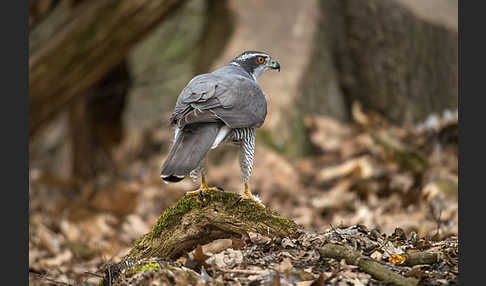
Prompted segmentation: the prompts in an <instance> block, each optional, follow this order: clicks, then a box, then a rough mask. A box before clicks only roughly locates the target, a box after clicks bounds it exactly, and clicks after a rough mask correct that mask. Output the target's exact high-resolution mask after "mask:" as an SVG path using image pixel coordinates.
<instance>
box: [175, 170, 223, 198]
mask: <svg viewBox="0 0 486 286" xmlns="http://www.w3.org/2000/svg"><path fill="white" fill-rule="evenodd" d="M209 191H224V190H223V189H222V188H220V187H208V185H207V184H206V176H204V175H202V176H201V186H200V187H199V189H197V190H195V191H191V192H185V193H184V195H199V197H202V195H203V193H205V192H209Z"/></svg>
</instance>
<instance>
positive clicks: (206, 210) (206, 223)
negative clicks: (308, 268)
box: [125, 191, 298, 259]
mask: <svg viewBox="0 0 486 286" xmlns="http://www.w3.org/2000/svg"><path fill="white" fill-rule="evenodd" d="M238 198H239V195H238V194H236V193H229V192H223V191H212V192H208V193H205V194H204V195H203V196H202V199H201V198H200V197H199V196H197V195H186V196H184V197H183V198H182V199H180V200H179V201H178V202H177V203H176V204H175V205H173V206H171V207H169V208H168V209H167V210H166V211H165V212H164V213H163V214H162V216H161V217H160V218H159V220H158V222H157V224H156V225H155V226H154V227H153V229H152V231H151V232H150V233H148V234H146V235H144V236H143V237H141V238H140V239H138V240H137V241H136V242H135V245H134V247H133V248H132V249H131V251H130V252H129V254H128V255H127V256H126V257H125V259H129V258H135V259H142V258H149V257H161V258H169V259H176V258H178V257H180V256H181V255H183V254H184V253H187V252H189V251H191V250H192V249H194V248H196V246H197V245H198V244H200V245H202V244H205V243H208V242H211V241H213V240H215V239H220V238H230V237H238V238H241V237H243V238H245V237H248V233H249V232H254V233H259V234H262V235H265V236H268V237H281V238H282V237H289V236H290V237H291V236H293V234H295V233H296V231H297V230H298V226H297V225H296V224H295V223H294V222H293V221H291V220H288V219H286V218H283V217H280V216H279V215H278V214H277V213H276V212H275V211H273V210H271V209H269V208H262V207H260V206H258V205H257V204H256V203H255V202H253V201H248V200H241V201H239V202H238V203H235V201H236V200H237V199H238Z"/></svg>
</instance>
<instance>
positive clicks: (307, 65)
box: [29, 0, 458, 285]
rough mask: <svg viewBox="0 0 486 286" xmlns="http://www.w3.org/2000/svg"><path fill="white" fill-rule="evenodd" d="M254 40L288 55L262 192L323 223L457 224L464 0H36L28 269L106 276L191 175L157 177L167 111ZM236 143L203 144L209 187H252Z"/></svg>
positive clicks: (276, 78)
mask: <svg viewBox="0 0 486 286" xmlns="http://www.w3.org/2000/svg"><path fill="white" fill-rule="evenodd" d="M245 50H261V51H265V52H267V53H269V54H271V55H272V56H273V57H274V58H276V59H277V60H278V61H279V62H280V63H281V67H282V69H281V72H280V73H277V72H268V73H265V75H264V76H262V77H261V79H260V80H259V82H260V85H261V87H262V89H263V91H264V93H265V95H266V98H267V102H268V115H267V118H266V120H265V123H264V125H263V127H262V128H260V129H259V130H258V132H257V145H256V159H255V162H254V168H253V175H252V178H251V181H250V185H251V188H252V191H253V193H255V194H258V195H259V196H260V197H261V198H262V200H263V202H264V203H265V204H266V205H267V206H268V207H271V208H273V209H275V210H277V211H278V212H279V213H280V214H281V215H283V216H286V217H288V218H291V219H293V220H294V221H295V222H297V223H298V224H300V225H302V226H303V227H305V229H307V230H312V231H322V230H324V229H327V228H329V227H330V226H347V225H352V224H357V223H359V224H364V225H366V226H367V227H368V228H379V229H380V230H381V231H382V232H385V233H388V234H389V233H391V232H393V231H394V229H395V228H397V227H400V228H402V229H403V230H404V231H405V233H410V232H416V233H417V234H418V235H419V236H421V237H424V236H428V237H435V238H444V237H447V236H450V235H457V231H458V225H457V223H458V220H457V218H458V209H457V197H458V161H457V142H458V124H457V123H458V122H457V119H458V112H457V102H458V3H457V0H369V1H360V0H308V1H292V0H285V1H283V0H267V1H257V0H247V1H236V0H186V1H182V0H172V1H170V0H151V1H149V0H139V1H132V0H64V1H62V0H32V1H30V7H29V54H30V58H29V88H30V102H29V134H30V152H29V160H30V178H29V199H30V200H29V202H30V203H29V214H30V217H29V267H30V269H31V271H34V272H38V273H49V274H50V275H51V276H52V277H56V278H57V279H59V280H62V281H73V279H74V280H77V279H84V280H85V281H88V282H87V283H89V281H91V280H92V281H94V282H93V283H96V282H97V280H98V279H99V278H96V277H92V276H89V275H87V274H86V271H91V272H96V270H97V269H99V267H101V266H102V265H103V264H104V263H106V262H107V261H109V260H110V259H111V261H117V259H119V258H120V257H122V256H123V255H124V254H126V252H127V251H128V250H129V249H130V246H131V245H132V243H133V242H134V240H135V239H137V238H138V237H140V236H141V235H143V234H145V233H147V232H148V231H150V229H151V227H152V226H153V225H154V223H155V222H156V221H157V219H158V217H159V216H160V214H161V213H162V212H163V211H164V210H165V209H166V208H167V207H168V206H170V205H171V204H173V203H175V202H176V201H177V200H178V199H180V198H181V197H182V196H183V194H184V192H186V191H190V190H194V189H196V188H197V187H198V185H199V182H193V181H191V180H190V179H185V180H184V181H182V182H180V183H178V184H171V185H167V184H163V183H162V181H161V179H160V177H159V172H160V166H161V165H162V162H163V160H164V159H165V156H166V154H167V152H168V149H169V147H170V144H171V140H172V136H173V130H172V129H171V127H169V126H168V124H167V120H168V118H169V115H170V113H171V112H172V110H173V107H174V105H175V102H176V99H177V97H178V95H179V92H180V91H181V90H182V89H183V88H184V86H185V85H186V84H187V82H188V81H189V80H190V79H191V78H192V77H193V76H195V75H197V74H200V73H205V72H209V71H212V70H215V69H217V68H218V67H221V66H223V65H225V64H227V63H228V62H229V61H230V60H231V59H232V58H234V57H235V56H237V55H238V54H239V53H241V52H242V51H245ZM237 152H238V149H237V148H235V147H231V146H225V147H223V148H218V149H217V150H213V151H212V152H211V153H210V160H209V173H208V181H209V184H210V185H216V186H221V187H223V188H224V189H225V190H226V191H231V192H242V189H243V185H242V181H241V178H240V172H239V166H238V161H237V160H238V159H237ZM90 279H91V280H90ZM36 281H37V280H35V279H33V280H31V283H33V285H36V284H35V283H38V282H36ZM39 285H40V284H39Z"/></svg>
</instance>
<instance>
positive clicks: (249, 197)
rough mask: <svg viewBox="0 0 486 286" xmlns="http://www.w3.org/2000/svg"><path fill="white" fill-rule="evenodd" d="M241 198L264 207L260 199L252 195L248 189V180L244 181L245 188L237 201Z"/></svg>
mask: <svg viewBox="0 0 486 286" xmlns="http://www.w3.org/2000/svg"><path fill="white" fill-rule="evenodd" d="M241 199H243V200H251V201H254V202H255V203H256V204H257V205H259V206H261V207H263V208H264V207H265V205H264V204H263V203H262V202H261V201H260V199H256V198H255V197H254V196H253V195H252V193H251V191H250V187H249V186H248V182H245V190H244V191H243V194H242V195H241V198H240V199H239V200H238V201H240V200H241ZM238 201H237V202H238ZM237 202H236V203H237Z"/></svg>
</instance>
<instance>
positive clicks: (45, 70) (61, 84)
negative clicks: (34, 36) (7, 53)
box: [29, 0, 184, 137]
mask: <svg viewBox="0 0 486 286" xmlns="http://www.w3.org/2000/svg"><path fill="white" fill-rule="evenodd" d="M183 2H184V1H182V0H179V1H178V0H142V1H130V0H125V1H120V0H97V1H86V2H82V3H81V4H79V5H77V6H76V7H75V8H74V10H73V12H72V14H71V15H72V16H71V17H70V18H69V19H68V20H67V22H65V23H63V25H62V26H61V28H60V29H58V30H56V32H55V33H53V34H52V36H51V37H47V38H45V39H44V40H41V41H39V42H38V44H36V46H33V47H31V49H30V57H29V90H30V99H29V112H30V113H29V134H30V136H31V137H32V136H33V135H34V134H35V132H36V131H37V130H38V129H39V128H40V127H41V126H42V124H43V123H45V122H46V121H47V120H48V119H50V118H51V117H52V116H53V115H54V114H56V112H57V111H59V110H60V109H61V108H62V107H64V106H66V105H67V104H68V103H69V102H70V101H71V100H73V98H74V97H76V96H79V95H81V94H82V93H83V92H84V91H86V90H87V89H89V88H90V87H92V86H93V85H94V84H95V83H96V82H98V81H99V80H100V79H101V78H102V77H103V76H104V75H105V74H106V73H107V72H109V71H110V70H111V69H112V68H113V67H115V66H116V65H118V64H120V63H121V62H122V61H123V59H124V58H125V57H126V55H127V53H128V51H129V50H130V48H131V47H132V46H133V45H134V44H135V43H137V42H138V41H139V40H140V39H141V38H142V37H143V36H145V35H146V34H147V33H148V32H149V31H150V30H151V29H152V28H153V27H155V25H156V24H158V23H160V22H161V21H162V20H163V19H165V18H166V17H167V16H168V15H170V14H171V13H172V12H174V11H175V10H176V8H177V7H179V6H180V4H182V3H183ZM39 29H40V27H39Z"/></svg>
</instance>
